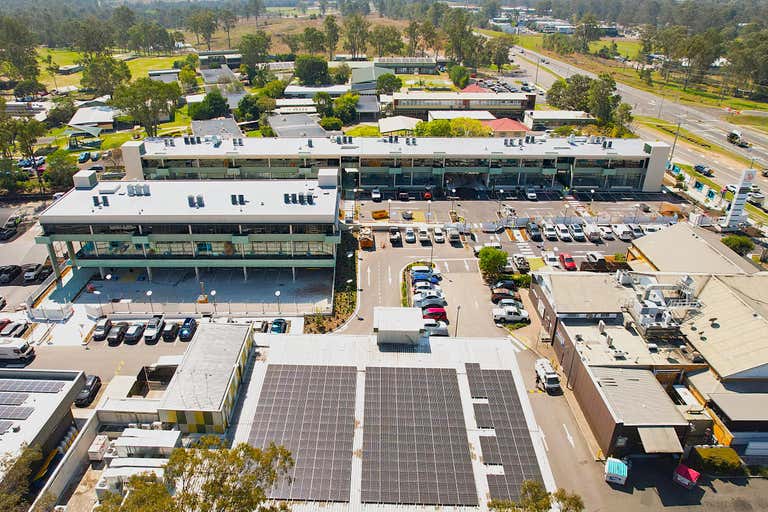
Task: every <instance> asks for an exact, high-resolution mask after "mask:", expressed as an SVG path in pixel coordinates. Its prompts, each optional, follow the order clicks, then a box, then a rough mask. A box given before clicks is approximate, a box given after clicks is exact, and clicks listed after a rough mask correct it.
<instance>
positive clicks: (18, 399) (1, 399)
mask: <svg viewBox="0 0 768 512" xmlns="http://www.w3.org/2000/svg"><path fill="white" fill-rule="evenodd" d="M27 398H29V394H28V393H0V405H21V404H23V403H24V402H25V401H26V400H27Z"/></svg>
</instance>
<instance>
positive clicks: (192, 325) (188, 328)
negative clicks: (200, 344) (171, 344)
mask: <svg viewBox="0 0 768 512" xmlns="http://www.w3.org/2000/svg"><path fill="white" fill-rule="evenodd" d="M196 330H197V320H195V319H194V318H185V319H184V323H183V324H181V329H179V339H180V340H181V341H189V340H191V339H192V336H194V335H195V331H196Z"/></svg>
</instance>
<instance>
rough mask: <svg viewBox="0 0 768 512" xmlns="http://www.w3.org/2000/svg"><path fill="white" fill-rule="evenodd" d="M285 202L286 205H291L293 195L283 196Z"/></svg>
mask: <svg viewBox="0 0 768 512" xmlns="http://www.w3.org/2000/svg"><path fill="white" fill-rule="evenodd" d="M283 202H284V203H285V204H290V203H291V194H283Z"/></svg>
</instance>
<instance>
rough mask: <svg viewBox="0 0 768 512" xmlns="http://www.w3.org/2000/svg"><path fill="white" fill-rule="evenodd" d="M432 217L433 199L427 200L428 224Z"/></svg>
mask: <svg viewBox="0 0 768 512" xmlns="http://www.w3.org/2000/svg"><path fill="white" fill-rule="evenodd" d="M431 218H432V200H431V199H430V200H428V201H427V224H429V223H430V219H431Z"/></svg>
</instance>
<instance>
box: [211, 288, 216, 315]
mask: <svg viewBox="0 0 768 512" xmlns="http://www.w3.org/2000/svg"><path fill="white" fill-rule="evenodd" d="M211 298H212V299H213V314H214V315H215V314H216V290H211Z"/></svg>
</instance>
